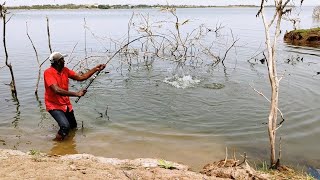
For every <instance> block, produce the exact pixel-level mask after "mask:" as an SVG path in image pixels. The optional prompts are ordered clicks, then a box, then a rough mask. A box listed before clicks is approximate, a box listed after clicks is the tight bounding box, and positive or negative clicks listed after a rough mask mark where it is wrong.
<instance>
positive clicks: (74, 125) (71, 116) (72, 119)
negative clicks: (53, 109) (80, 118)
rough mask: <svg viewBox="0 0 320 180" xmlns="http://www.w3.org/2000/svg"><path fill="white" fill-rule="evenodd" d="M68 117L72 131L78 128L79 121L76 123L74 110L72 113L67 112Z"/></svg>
mask: <svg viewBox="0 0 320 180" xmlns="http://www.w3.org/2000/svg"><path fill="white" fill-rule="evenodd" d="M66 117H67V119H68V122H69V124H70V129H75V128H77V121H76V118H75V117H74V113H73V110H72V111H71V112H69V111H68V110H67V112H66Z"/></svg>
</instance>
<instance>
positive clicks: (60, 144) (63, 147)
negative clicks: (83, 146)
mask: <svg viewBox="0 0 320 180" xmlns="http://www.w3.org/2000/svg"><path fill="white" fill-rule="evenodd" d="M75 134H76V130H71V131H70V133H69V135H68V136H67V137H66V138H65V139H64V140H63V141H55V142H54V143H53V147H52V148H51V150H50V152H49V153H48V154H50V155H66V154H78V151H77V150H76V146H77V145H76V141H75V140H74V136H75Z"/></svg>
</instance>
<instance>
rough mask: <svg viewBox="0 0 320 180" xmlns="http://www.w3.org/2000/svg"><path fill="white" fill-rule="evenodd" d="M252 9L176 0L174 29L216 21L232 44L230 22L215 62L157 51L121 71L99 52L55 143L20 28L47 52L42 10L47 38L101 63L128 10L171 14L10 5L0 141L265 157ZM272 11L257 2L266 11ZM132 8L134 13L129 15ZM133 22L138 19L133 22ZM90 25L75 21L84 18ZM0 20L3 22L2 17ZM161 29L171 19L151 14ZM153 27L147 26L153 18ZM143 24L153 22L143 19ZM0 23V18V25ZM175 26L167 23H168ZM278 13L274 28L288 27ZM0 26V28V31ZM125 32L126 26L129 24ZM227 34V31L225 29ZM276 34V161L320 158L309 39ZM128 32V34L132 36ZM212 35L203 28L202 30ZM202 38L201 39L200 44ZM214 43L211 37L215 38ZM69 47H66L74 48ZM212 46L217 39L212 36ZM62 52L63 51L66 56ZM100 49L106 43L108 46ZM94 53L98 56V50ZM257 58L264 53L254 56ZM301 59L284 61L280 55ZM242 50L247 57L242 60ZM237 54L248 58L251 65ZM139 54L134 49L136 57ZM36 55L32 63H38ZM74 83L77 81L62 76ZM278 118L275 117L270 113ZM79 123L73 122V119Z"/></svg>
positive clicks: (0, 84)
mask: <svg viewBox="0 0 320 180" xmlns="http://www.w3.org/2000/svg"><path fill="white" fill-rule="evenodd" d="M257 10H258V9H257V8H205V9H202V8H196V9H178V10H177V16H178V17H179V19H180V21H181V22H183V21H184V20H186V19H189V22H188V23H187V24H186V25H184V26H182V27H181V34H182V36H183V37H186V34H187V33H189V34H190V33H191V31H192V30H193V29H194V28H196V27H198V26H199V25H201V24H205V25H207V26H208V27H212V29H214V27H215V26H216V25H219V24H220V23H221V24H222V25H223V26H225V28H224V31H223V32H225V34H224V35H223V38H224V40H225V41H224V42H227V43H229V44H230V43H231V41H232V37H231V36H230V29H231V30H232V33H233V35H234V37H237V38H239V41H238V42H237V44H236V46H237V47H236V49H232V50H231V51H230V52H229V53H228V56H227V58H226V60H225V67H223V66H221V64H220V65H218V66H216V67H214V68H213V67H212V66H210V65H204V64H206V63H207V62H210V61H212V60H211V59H210V58H207V56H206V59H204V60H202V62H203V63H202V65H198V66H191V65H188V64H187V65H185V66H183V67H182V68H178V69H177V64H176V63H174V62H172V61H166V60H163V59H158V58H156V59H155V60H154V62H153V65H152V66H148V67H146V66H144V65H141V64H140V65H139V64H137V63H135V64H133V65H132V67H131V70H130V71H129V70H128V66H127V65H126V64H121V63H120V62H121V61H124V60H123V59H121V58H120V57H119V56H116V57H115V58H114V59H112V60H111V61H110V63H109V64H108V66H107V68H106V69H107V70H108V71H110V74H103V75H101V76H99V77H98V78H97V79H96V80H95V81H94V83H93V84H92V86H91V87H90V89H89V91H88V93H87V94H86V96H85V97H83V98H81V100H80V101H79V102H78V103H75V102H74V100H75V98H72V99H73V105H74V109H75V115H76V118H77V120H78V127H79V129H78V130H77V131H76V132H75V133H71V136H70V138H68V139H67V140H66V141H64V142H61V143H57V142H54V141H52V138H53V137H54V135H55V133H56V132H57V130H58V127H57V124H56V123H55V121H54V119H53V118H52V117H51V116H50V115H49V113H47V112H46V111H45V109H44V108H45V107H44V97H43V94H44V87H43V79H41V82H40V86H39V100H37V98H36V96H35V95H34V90H35V85H36V78H37V72H38V65H37V61H36V56H35V52H34V50H33V48H32V45H31V43H30V41H29V40H28V37H27V35H26V22H28V32H29V34H30V36H31V38H32V40H33V42H34V45H35V47H36V49H37V51H38V54H39V59H40V61H41V62H42V61H43V60H45V59H46V57H47V56H48V55H49V48H48V39H47V31H46V16H47V17H48V18H49V20H50V33H51V44H52V48H53V49H54V50H56V51H61V52H63V53H67V54H69V59H68V58H67V61H71V62H70V63H69V64H67V66H68V67H70V68H72V67H73V66H74V65H75V64H76V62H77V61H78V60H81V59H84V58H85V57H86V56H95V57H93V58H91V59H90V61H89V63H88V64H87V65H88V66H89V67H93V65H94V64H96V63H98V62H100V63H106V61H107V58H106V57H107V55H108V57H110V56H111V54H112V52H115V51H116V49H117V48H115V45H114V44H115V42H119V43H120V42H121V40H124V39H125V38H126V37H127V34H126V33H127V31H128V22H129V20H130V18H131V16H132V13H133V12H134V13H141V14H142V15H143V17H144V18H145V19H148V18H149V19H150V22H158V21H164V20H166V21H173V20H174V18H173V16H172V15H170V14H169V13H163V12H160V11H159V10H158V9H143V10H139V9H136V10H49V11H47V10H37V11H35V10H17V11H12V12H11V14H12V15H13V16H12V18H11V19H10V21H9V22H8V23H7V49H8V53H9V61H10V62H11V63H12V66H13V69H14V75H15V78H16V85H17V92H18V99H19V104H17V103H16V102H15V101H13V99H12V97H11V93H10V89H9V86H7V85H6V84H8V83H10V73H9V70H8V68H7V67H3V66H4V65H5V63H4V62H5V60H4V50H3V43H2V41H1V48H0V50H1V61H0V67H2V68H1V69H0V94H1V95H0V102H1V107H0V112H1V113H0V148H11V149H18V150H22V151H29V150H31V149H36V150H39V151H41V152H45V153H53V154H68V153H90V154H94V155H97V156H104V157H116V158H140V157H144V158H158V159H160V158H163V159H166V160H172V161H177V162H181V163H184V164H187V165H189V166H191V167H192V168H193V169H200V168H201V167H202V166H204V165H205V163H208V162H212V161H215V160H220V159H223V158H224V157H225V148H226V147H228V150H229V156H231V155H232V152H233V149H235V150H236V155H237V157H238V158H241V156H240V155H241V154H243V153H244V152H246V153H247V155H248V157H249V160H252V161H253V160H255V161H256V162H257V163H259V161H261V162H262V161H267V162H269V155H268V154H269V145H268V142H269V141H268V134H267V125H266V124H265V123H266V122H267V119H268V109H269V104H268V102H267V101H266V100H265V99H264V98H263V97H262V96H259V95H258V94H257V93H256V92H255V91H254V90H253V88H252V87H250V85H252V86H253V87H255V88H256V89H258V90H259V91H261V92H263V93H264V94H265V95H266V96H267V97H269V95H270V87H269V85H268V77H267V69H266V66H265V65H263V64H261V63H256V62H255V61H254V58H253V57H254V56H256V55H257V54H258V53H259V52H261V51H262V50H263V49H264V30H263V24H262V21H261V19H260V18H256V17H255V15H256V12H257ZM312 10H313V7H303V8H302V10H301V13H300V18H301V23H300V27H301V28H310V27H316V26H318V25H319V23H318V22H314V21H313V20H312ZM271 12H272V10H271V9H267V14H268V15H269V16H270V15H271ZM141 17H142V16H137V17H135V18H138V19H139V18H140V20H141ZM142 21H143V20H142ZM85 22H86V25H87V26H88V27H89V29H90V30H85V29H84V27H83V26H84V23H85ZM1 24H2V22H1ZM162 24H163V25H164V26H167V27H168V29H170V26H171V25H172V23H171V25H170V23H162ZM153 25H156V23H155V24H153ZM150 26H152V25H150ZM1 27H2V26H1ZM171 27H174V26H171ZM291 29H292V25H291V24H290V23H288V22H284V23H283V24H282V28H281V30H282V32H285V31H286V30H291ZM0 32H1V34H2V28H1V30H0ZM132 33H133V37H134V35H137V33H136V32H132ZM226 34H229V36H226ZM283 35H284V33H282V34H281V35H280V37H279V41H278V66H279V67H278V70H279V73H280V74H283V72H285V73H284V74H285V75H284V78H283V80H282V81H281V86H280V100H279V108H280V109H281V111H282V112H283V114H284V117H285V119H286V121H285V122H284V124H283V126H282V127H281V128H280V129H279V131H278V133H277V137H278V138H279V137H280V136H281V137H282V143H281V146H282V159H283V161H284V162H286V163H288V164H292V165H306V164H308V165H312V166H315V167H318V168H319V167H320V156H319V150H320V144H319V139H318V138H317V137H319V136H320V121H319V120H320V119H319V117H320V116H319V115H320V114H319V113H320V106H319V102H320V101H319V97H320V86H319V80H320V75H319V76H317V75H316V74H317V72H319V71H320V49H319V48H304V47H295V46H290V45H286V44H284V43H283V41H282V37H283ZM133 37H132V39H133ZM209 37H210V38H213V36H209ZM208 42H209V40H208V39H207V41H206V42H205V46H209V45H208ZM217 44H218V43H217ZM73 49H74V50H73ZM213 49H214V51H215V52H216V53H217V54H220V55H221V56H223V54H224V52H225V50H226V47H225V46H223V43H222V44H218V45H214V46H213ZM71 52H73V53H72V54H71ZM106 52H111V53H107V55H106ZM97 55H100V56H101V55H103V56H104V57H97ZM256 58H257V59H261V58H263V56H262V55H261V54H259V55H257V56H256ZM297 58H298V59H301V58H303V62H297V63H292V61H290V62H289V63H286V61H287V59H289V60H292V59H297ZM249 59H251V60H249ZM248 60H249V61H250V62H252V63H255V64H254V65H252V64H250V63H249V62H248ZM138 61H141V59H138ZM49 66H50V65H49V62H46V63H45V64H44V65H43V67H42V70H43V69H45V68H47V67H49ZM71 85H72V87H71V89H72V90H76V89H79V88H80V87H83V86H84V83H77V82H71ZM279 120H280V117H279ZM82 123H83V128H82V127H81V126H82Z"/></svg>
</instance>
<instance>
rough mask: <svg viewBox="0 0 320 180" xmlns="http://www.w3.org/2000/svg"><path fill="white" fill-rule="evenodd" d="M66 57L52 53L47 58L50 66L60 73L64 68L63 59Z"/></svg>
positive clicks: (58, 53)
mask: <svg viewBox="0 0 320 180" xmlns="http://www.w3.org/2000/svg"><path fill="white" fill-rule="evenodd" d="M67 56H68V55H63V54H61V53H60V52H53V53H51V55H50V56H49V60H50V62H51V65H52V66H53V67H55V68H56V69H57V70H58V71H60V70H61V69H62V68H63V67H64V57H67Z"/></svg>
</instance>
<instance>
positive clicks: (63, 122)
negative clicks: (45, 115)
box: [49, 110, 70, 140]
mask: <svg viewBox="0 0 320 180" xmlns="http://www.w3.org/2000/svg"><path fill="white" fill-rule="evenodd" d="M49 113H50V114H51V116H52V117H53V118H54V119H55V120H56V121H57V123H58V125H59V127H60V129H59V131H58V134H57V136H56V140H63V139H64V138H65V137H66V136H67V135H68V134H69V131H70V124H69V121H68V119H67V117H66V114H65V113H64V112H63V111H61V110H50V111H49Z"/></svg>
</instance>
